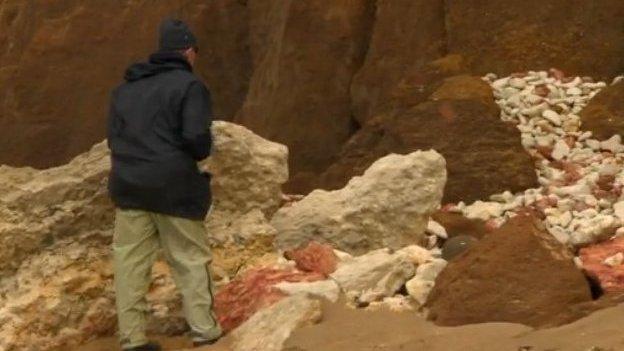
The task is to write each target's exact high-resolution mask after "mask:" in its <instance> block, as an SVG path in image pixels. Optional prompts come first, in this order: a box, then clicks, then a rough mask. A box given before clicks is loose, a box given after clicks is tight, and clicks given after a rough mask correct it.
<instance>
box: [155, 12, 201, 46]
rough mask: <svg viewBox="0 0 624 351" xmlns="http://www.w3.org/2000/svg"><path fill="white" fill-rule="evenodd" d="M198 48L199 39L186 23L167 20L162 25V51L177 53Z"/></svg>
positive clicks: (160, 41) (160, 44)
mask: <svg viewBox="0 0 624 351" xmlns="http://www.w3.org/2000/svg"><path fill="white" fill-rule="evenodd" d="M196 46H197V38H195V35H193V33H192V32H191V30H190V29H189V27H188V26H187V25H186V23H184V22H182V21H180V20H175V19H166V20H164V21H162V23H161V24H160V40H159V49H160V51H176V50H183V49H188V48H191V47H196Z"/></svg>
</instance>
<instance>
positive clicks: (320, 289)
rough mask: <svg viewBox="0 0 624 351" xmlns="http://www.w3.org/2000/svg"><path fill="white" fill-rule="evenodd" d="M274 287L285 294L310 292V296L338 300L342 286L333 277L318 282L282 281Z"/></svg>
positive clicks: (332, 300)
mask: <svg viewBox="0 0 624 351" xmlns="http://www.w3.org/2000/svg"><path fill="white" fill-rule="evenodd" d="M273 287H274V288H276V289H278V290H279V291H281V292H283V293H284V294H288V295H297V294H308V295H310V296H314V297H319V298H324V299H327V300H328V301H331V302H336V301H338V297H340V287H338V284H336V282H335V281H333V280H331V279H328V280H319V281H316V282H296V283H291V282H281V283H277V284H275V285H273Z"/></svg>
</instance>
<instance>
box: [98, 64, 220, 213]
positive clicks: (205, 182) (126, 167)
mask: <svg viewBox="0 0 624 351" xmlns="http://www.w3.org/2000/svg"><path fill="white" fill-rule="evenodd" d="M125 80H126V82H125V83H124V84H122V85H121V86H119V87H118V88H117V89H115V90H114V91H113V93H112V101H111V106H110V113H109V121H108V145H109V147H110V149H111V154H112V171H111V175H110V179H109V192H110V195H111V198H112V199H113V202H114V203H115V205H116V206H117V207H120V208H124V209H141V210H147V211H152V212H158V213H162V214H167V215H172V216H176V217H184V218H190V219H203V218H204V217H205V216H206V213H207V212H208V208H209V207H210V200H211V196H210V179H209V176H208V175H206V174H202V173H200V171H199V169H198V167H197V161H199V160H202V159H204V158H206V157H207V156H208V155H209V154H210V147H211V144H212V141H211V135H210V124H211V102H210V93H209V92H208V90H207V89H206V87H205V86H204V84H203V83H202V82H201V81H200V80H199V79H198V78H197V77H196V76H195V75H194V74H193V72H192V68H191V66H190V65H189V63H188V62H187V61H186V59H185V58H184V57H183V56H182V55H181V54H178V53H156V54H153V55H152V56H150V59H149V62H146V63H138V64H134V65H132V66H130V67H129V68H128V70H127V71H126V75H125Z"/></svg>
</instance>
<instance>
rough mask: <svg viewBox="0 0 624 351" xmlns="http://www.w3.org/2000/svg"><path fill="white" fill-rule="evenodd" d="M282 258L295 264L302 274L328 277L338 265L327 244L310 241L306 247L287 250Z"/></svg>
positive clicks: (332, 251) (336, 258) (332, 250)
mask: <svg viewBox="0 0 624 351" xmlns="http://www.w3.org/2000/svg"><path fill="white" fill-rule="evenodd" d="M284 256H285V257H286V258H287V259H289V260H293V261H295V262H296V263H297V268H298V269H300V270H302V271H304V272H315V273H320V274H323V275H324V276H329V275H330V274H332V273H334V271H335V270H336V267H337V265H338V257H336V254H335V253H334V249H333V248H332V247H331V246H329V245H327V244H319V243H317V242H315V241H311V242H310V243H308V245H307V246H305V247H303V248H299V249H294V250H289V251H286V252H285V253H284Z"/></svg>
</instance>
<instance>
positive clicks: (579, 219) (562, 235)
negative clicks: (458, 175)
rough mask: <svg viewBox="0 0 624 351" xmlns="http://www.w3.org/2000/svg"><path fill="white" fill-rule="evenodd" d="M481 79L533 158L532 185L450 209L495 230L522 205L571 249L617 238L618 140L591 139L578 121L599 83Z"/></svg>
mask: <svg viewBox="0 0 624 351" xmlns="http://www.w3.org/2000/svg"><path fill="white" fill-rule="evenodd" d="M622 78H624V77H618V78H616V79H615V80H614V82H613V83H616V82H618V81H619V80H621V79H622ZM483 79H484V80H485V81H486V82H488V83H489V84H491V86H492V89H493V90H494V96H495V98H496V103H497V104H498V105H499V106H500V108H501V119H502V120H503V121H506V122H511V123H516V124H517V128H518V129H519V130H520V132H521V142H522V145H523V146H524V148H525V149H526V150H527V152H529V153H530V154H531V155H533V156H534V157H535V159H536V172H537V176H538V180H539V183H540V187H538V188H535V189H528V190H526V191H524V192H523V193H518V194H512V193H510V192H505V193H502V194H496V195H493V196H491V197H490V201H487V202H485V201H477V202H475V203H473V204H471V205H468V206H467V205H466V204H464V203H461V202H460V203H459V204H457V205H455V206H451V207H450V210H451V211H455V212H461V213H463V214H464V215H465V216H466V217H468V218H479V219H482V220H485V221H488V224H489V225H490V226H492V227H498V226H500V225H501V224H502V223H504V222H505V221H506V220H507V219H509V218H510V217H513V216H514V215H515V214H516V213H517V211H518V210H519V209H521V208H523V207H524V208H526V207H529V208H532V209H534V210H537V211H538V212H540V213H541V214H542V215H543V216H544V218H545V219H544V223H545V225H546V227H547V229H548V231H549V232H550V233H551V234H552V235H553V236H554V237H555V238H557V239H558V240H559V241H560V242H562V243H564V244H567V245H570V246H574V247H578V246H580V245H585V244H588V243H592V242H596V241H597V240H600V239H603V238H604V237H605V235H606V236H610V235H613V234H615V235H618V234H623V233H624V228H622V225H623V224H624V197H622V196H621V188H622V185H623V184H624V168H623V167H622V159H623V157H624V145H622V140H621V137H620V136H619V135H614V136H613V137H611V138H610V139H608V140H604V141H600V140H596V139H594V138H592V133H591V132H589V131H583V130H582V129H581V120H580V117H579V113H580V111H581V110H582V109H583V108H584V107H585V106H586V105H587V103H588V101H589V100H590V99H591V98H593V97H594V96H595V95H596V94H597V93H598V92H599V91H600V90H601V89H602V88H604V87H606V86H607V84H606V83H605V82H594V81H593V80H592V79H591V78H588V77H564V75H563V74H562V72H560V71H558V70H556V69H551V70H550V71H549V72H546V71H541V72H535V71H529V72H527V73H524V74H514V75H512V76H509V77H504V78H499V77H497V76H496V75H495V74H488V75H486V76H485V77H484V78H483ZM484 162H487V161H486V160H484ZM601 182H603V183H604V182H607V183H609V188H608V189H607V190H604V189H601V188H600V186H599V184H600V183H601Z"/></svg>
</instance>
